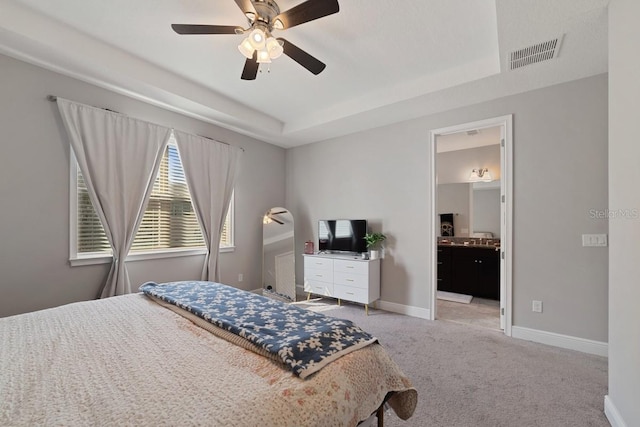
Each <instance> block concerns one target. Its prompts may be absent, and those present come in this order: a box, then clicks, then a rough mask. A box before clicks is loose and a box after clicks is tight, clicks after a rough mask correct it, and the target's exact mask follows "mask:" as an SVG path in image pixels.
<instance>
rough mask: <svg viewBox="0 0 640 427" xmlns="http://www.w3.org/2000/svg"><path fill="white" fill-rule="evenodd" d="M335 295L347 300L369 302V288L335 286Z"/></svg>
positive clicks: (361, 302)
mask: <svg viewBox="0 0 640 427" xmlns="http://www.w3.org/2000/svg"><path fill="white" fill-rule="evenodd" d="M333 292H334V294H333V296H334V297H335V298H340V299H343V300H346V301H353V302H358V303H360V304H369V303H370V302H372V301H369V290H368V289H363V288H354V287H352V286H345V285H338V284H336V285H335V286H334V287H333Z"/></svg>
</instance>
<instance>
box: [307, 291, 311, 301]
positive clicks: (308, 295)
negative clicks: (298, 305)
mask: <svg viewBox="0 0 640 427" xmlns="http://www.w3.org/2000/svg"><path fill="white" fill-rule="evenodd" d="M310 299H311V292H309V293H308V294H307V301H309V300H310Z"/></svg>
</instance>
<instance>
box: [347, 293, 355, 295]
mask: <svg viewBox="0 0 640 427" xmlns="http://www.w3.org/2000/svg"><path fill="white" fill-rule="evenodd" d="M347 295H355V294H354V293H353V292H347Z"/></svg>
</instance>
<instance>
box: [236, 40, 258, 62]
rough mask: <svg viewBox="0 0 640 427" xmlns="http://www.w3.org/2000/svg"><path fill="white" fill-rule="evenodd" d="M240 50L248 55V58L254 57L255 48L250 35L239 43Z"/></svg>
mask: <svg viewBox="0 0 640 427" xmlns="http://www.w3.org/2000/svg"><path fill="white" fill-rule="evenodd" d="M238 50H239V51H240V53H241V54H243V55H244V56H246V57H247V59H251V58H253V51H254V50H255V49H254V48H253V46H252V45H251V42H250V41H249V37H245V38H244V40H242V43H240V44H239V45H238Z"/></svg>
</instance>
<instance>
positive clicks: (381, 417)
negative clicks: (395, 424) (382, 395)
mask: <svg viewBox="0 0 640 427" xmlns="http://www.w3.org/2000/svg"><path fill="white" fill-rule="evenodd" d="M376 418H377V419H378V427H384V403H383V404H382V405H380V407H379V408H378V410H377V411H376Z"/></svg>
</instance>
